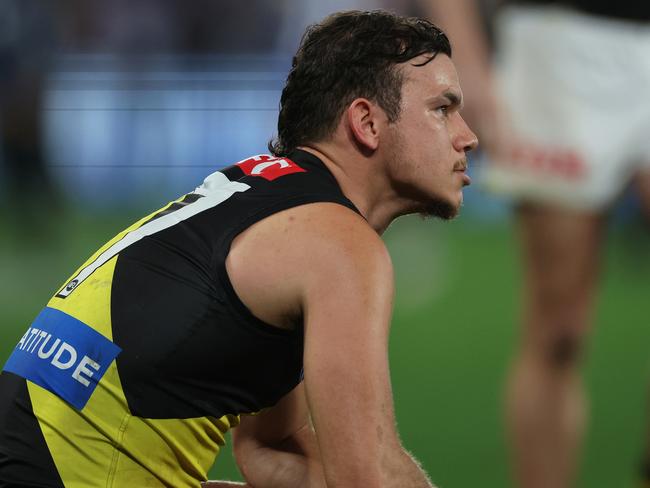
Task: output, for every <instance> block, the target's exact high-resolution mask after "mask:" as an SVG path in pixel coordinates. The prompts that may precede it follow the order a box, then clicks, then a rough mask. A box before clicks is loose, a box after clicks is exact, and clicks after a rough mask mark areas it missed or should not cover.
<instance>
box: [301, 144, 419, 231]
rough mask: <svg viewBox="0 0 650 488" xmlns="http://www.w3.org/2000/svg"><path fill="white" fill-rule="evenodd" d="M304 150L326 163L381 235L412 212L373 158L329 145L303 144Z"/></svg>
mask: <svg viewBox="0 0 650 488" xmlns="http://www.w3.org/2000/svg"><path fill="white" fill-rule="evenodd" d="M300 149H302V150H304V151H307V152H309V153H311V154H313V155H314V156H316V157H317V158H318V159H320V160H321V161H322V162H323V164H324V165H325V166H326V167H327V169H328V170H329V171H330V172H331V173H332V175H333V176H334V178H335V179H336V181H337V183H338V184H339V186H340V187H341V191H342V192H343V194H344V195H345V196H346V197H347V198H348V199H349V200H350V201H351V202H352V203H353V204H354V206H355V207H357V209H358V210H359V212H361V215H363V216H364V218H365V219H366V220H367V221H368V223H369V224H370V226H371V227H372V228H373V229H374V230H375V231H376V232H377V233H378V234H382V233H383V232H384V231H385V230H386V228H387V227H388V226H389V225H390V223H391V222H392V221H393V220H394V219H396V218H397V217H399V216H400V215H404V214H406V213H409V209H408V205H407V204H406V203H405V202H404V201H403V200H402V199H401V198H399V197H398V196H397V195H396V194H395V192H394V191H393V189H392V188H391V186H390V184H389V182H388V181H387V178H386V176H385V174H384V171H383V168H382V167H381V165H380V164H379V163H378V162H377V161H374V160H373V159H372V158H367V157H364V156H362V155H359V154H356V153H354V152H351V151H345V150H341V149H339V148H337V147H335V146H330V145H328V144H315V145H310V146H301V147H300Z"/></svg>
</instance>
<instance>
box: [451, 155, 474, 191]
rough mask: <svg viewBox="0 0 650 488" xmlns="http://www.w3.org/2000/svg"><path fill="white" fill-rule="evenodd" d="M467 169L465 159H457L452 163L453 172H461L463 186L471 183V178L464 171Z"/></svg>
mask: <svg viewBox="0 0 650 488" xmlns="http://www.w3.org/2000/svg"><path fill="white" fill-rule="evenodd" d="M466 171H467V161H459V162H457V163H456V164H455V165H454V173H462V175H463V186H468V185H470V184H471V183H472V179H471V178H470V177H469V175H468V174H467V173H466Z"/></svg>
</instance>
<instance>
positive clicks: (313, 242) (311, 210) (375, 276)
mask: <svg viewBox="0 0 650 488" xmlns="http://www.w3.org/2000/svg"><path fill="white" fill-rule="evenodd" d="M226 269H227V271H228V275H229V276H230V279H231V281H232V284H233V287H234V289H235V290H236V292H237V294H238V295H239V296H240V298H241V299H242V301H243V302H244V303H245V304H246V305H247V306H248V307H249V308H250V309H251V311H252V312H253V313H254V314H255V315H257V316H258V317H259V318H261V319H262V320H265V321H266V322H269V323H271V324H274V325H278V326H280V327H288V326H289V325H288V323H289V322H290V317H292V316H298V315H301V312H302V307H303V302H304V298H305V296H307V295H308V294H310V293H312V292H314V291H315V292H318V291H319V290H320V289H322V288H323V287H325V286H332V285H333V284H336V283H339V282H351V281H356V280H361V281H366V282H368V281H372V282H375V283H378V284H381V283H392V265H391V262H390V257H389V255H388V252H387V250H386V247H385V245H384V243H383V241H382V240H381V238H380V237H379V235H378V234H377V233H376V232H375V231H374V230H373V229H372V228H371V227H370V226H369V225H368V223H367V222H366V221H365V219H363V217H361V216H360V215H359V214H357V213H356V212H354V211H352V210H351V209H349V208H347V207H344V206H342V205H339V204H335V203H312V204H307V205H301V206H298V207H293V208H290V209H288V210H284V211H282V212H279V213H277V214H274V215H272V216H270V217H268V218H266V219H264V220H261V221H260V222H258V223H256V224H254V225H253V226H251V227H250V228H248V229H246V230H245V231H244V232H242V233H241V234H240V235H239V236H237V237H236V238H235V240H234V241H233V243H232V246H231V250H230V253H229V255H228V258H227V260H226Z"/></svg>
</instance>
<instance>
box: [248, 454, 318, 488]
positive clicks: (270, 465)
mask: <svg viewBox="0 0 650 488" xmlns="http://www.w3.org/2000/svg"><path fill="white" fill-rule="evenodd" d="M237 463H238V465H239V468H240V470H241V471H242V474H243V475H244V478H245V479H246V480H247V482H248V483H249V484H250V486H252V487H254V488H326V486H327V485H326V484H325V478H324V476H323V469H322V465H321V461H320V459H318V457H317V456H315V455H310V454H307V453H296V452H288V451H286V450H279V449H275V448H271V447H257V448H256V449H255V450H254V451H250V452H248V453H247V454H246V455H245V456H240V457H239V458H238V460H237Z"/></svg>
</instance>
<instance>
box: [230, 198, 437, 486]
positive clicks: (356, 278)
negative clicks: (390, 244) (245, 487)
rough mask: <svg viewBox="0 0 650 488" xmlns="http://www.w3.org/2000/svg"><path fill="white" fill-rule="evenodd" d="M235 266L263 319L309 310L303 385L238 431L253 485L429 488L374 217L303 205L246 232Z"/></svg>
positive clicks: (244, 293)
mask: <svg viewBox="0 0 650 488" xmlns="http://www.w3.org/2000/svg"><path fill="white" fill-rule="evenodd" d="M252 256H255V257H252ZM227 266H228V272H229V274H230V277H231V280H232V282H233V286H234V287H235V289H236V291H237V293H238V294H239V296H240V297H241V298H242V300H243V301H244V303H245V304H247V306H248V307H249V308H250V309H251V311H252V312H253V313H254V314H256V315H257V316H258V317H260V318H262V319H263V320H265V321H267V322H270V323H273V324H276V325H278V326H282V324H283V317H284V316H285V315H291V314H292V313H295V312H296V311H299V312H300V313H301V314H302V316H303V317H304V327H305V350H304V370H305V380H304V390H303V387H299V388H297V389H296V390H295V391H294V392H292V394H290V395H289V396H288V397H286V398H285V399H283V401H282V402H281V403H280V404H278V405H277V406H276V407H274V408H272V409H270V410H269V411H267V412H265V413H263V414H261V415H259V416H257V417H250V418H245V419H243V421H242V424H241V426H240V427H238V428H237V429H235V431H234V442H235V455H236V458H237V462H238V465H239V466H240V468H241V470H242V472H243V474H244V477H245V478H246V480H247V481H248V482H249V483H250V484H251V486H254V487H255V488H267V487H268V488H271V487H274V486H278V487H282V488H290V487H293V486H296V487H298V486H300V487H325V486H332V487H333V486H335V487H337V488H339V487H340V488H346V487H351V488H352V487H359V486H363V487H364V488H374V487H377V488H379V487H381V488H397V487H404V486H408V487H410V488H430V487H431V486H432V485H431V483H430V482H429V481H428V478H427V476H426V475H425V473H424V472H423V471H422V470H421V469H420V468H419V466H418V465H417V463H415V462H414V461H413V459H412V458H411V457H410V456H409V455H408V454H407V453H406V452H405V451H404V449H403V448H402V446H401V443H400V441H399V438H398V435H397V431H396V426H395V418H394V410H393V400H392V392H391V385H390V375H389V370H388V332H389V325H390V316H391V308H392V294H393V284H392V267H391V263H390V259H389V257H388V254H387V251H386V249H385V247H384V245H383V243H382V242H381V240H380V239H379V237H378V236H377V234H376V233H375V232H374V231H373V230H372V229H371V228H370V227H369V226H368V225H367V223H366V222H365V221H364V220H363V219H362V218H361V217H359V216H358V215H356V214H354V213H353V212H351V211H350V210H349V209H346V208H344V207H342V206H339V205H334V204H312V205H305V206H301V207H297V208H295V209H291V210H289V211H285V212H282V213H281V214H277V215H276V216H274V217H272V218H270V219H266V220H265V221H262V222H260V223H258V224H256V225H255V226H253V227H252V228H251V229H249V230H247V231H246V235H242V236H240V237H239V238H238V239H237V241H236V242H235V243H234V244H233V248H232V250H231V253H230V256H229V258H228V263H227ZM309 414H311V419H312V422H313V429H312V427H311V424H310V423H309V420H308V419H309ZM314 434H315V435H314Z"/></svg>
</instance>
